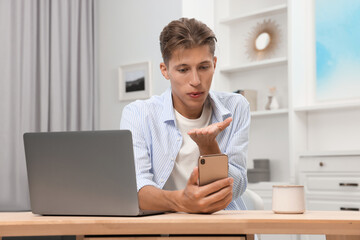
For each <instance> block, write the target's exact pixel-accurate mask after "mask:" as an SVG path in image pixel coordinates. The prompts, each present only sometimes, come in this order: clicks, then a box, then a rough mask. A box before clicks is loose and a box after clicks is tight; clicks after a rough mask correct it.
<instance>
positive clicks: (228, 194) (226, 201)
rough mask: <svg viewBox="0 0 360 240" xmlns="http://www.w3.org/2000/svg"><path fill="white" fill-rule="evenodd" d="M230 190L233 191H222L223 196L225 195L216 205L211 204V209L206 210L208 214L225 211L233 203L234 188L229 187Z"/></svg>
mask: <svg viewBox="0 0 360 240" xmlns="http://www.w3.org/2000/svg"><path fill="white" fill-rule="evenodd" d="M228 188H231V190H229V191H228V189H226V188H225V189H222V190H221V191H224V192H223V193H221V194H223V195H224V196H223V197H222V198H220V199H219V200H218V201H215V202H214V203H212V204H210V205H209V207H208V208H207V209H204V210H206V212H208V213H213V212H217V211H220V210H223V209H225V208H226V207H227V206H228V205H229V204H230V203H231V201H232V187H228ZM219 194H220V192H219ZM210 197H214V196H212V195H211V196H210Z"/></svg>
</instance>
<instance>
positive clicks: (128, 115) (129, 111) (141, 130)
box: [120, 103, 160, 191]
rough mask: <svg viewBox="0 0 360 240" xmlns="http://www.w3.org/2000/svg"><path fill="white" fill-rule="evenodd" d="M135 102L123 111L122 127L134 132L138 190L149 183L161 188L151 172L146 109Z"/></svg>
mask: <svg viewBox="0 0 360 240" xmlns="http://www.w3.org/2000/svg"><path fill="white" fill-rule="evenodd" d="M139 108H140V107H139V106H137V105H136V104H134V103H131V104H129V105H127V106H126V107H125V108H124V109H123V112H122V116H121V122H120V129H128V130H130V131H131V133H132V139H133V145H134V158H135V169H136V182H137V191H140V189H141V188H143V187H144V186H147V185H151V186H155V187H157V188H160V187H159V185H158V184H156V183H155V182H154V175H153V173H152V172H151V169H152V163H151V159H150V145H151V144H150V143H149V141H150V140H148V141H147V140H146V135H145V127H146V124H145V122H146V120H145V118H146V116H145V113H146V111H141V109H139Z"/></svg>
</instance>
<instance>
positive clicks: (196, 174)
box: [188, 167, 199, 185]
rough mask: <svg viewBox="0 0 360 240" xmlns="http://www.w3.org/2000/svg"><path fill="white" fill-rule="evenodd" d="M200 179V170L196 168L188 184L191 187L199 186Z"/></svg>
mask: <svg viewBox="0 0 360 240" xmlns="http://www.w3.org/2000/svg"><path fill="white" fill-rule="evenodd" d="M198 178H199V170H198V167H195V168H194V169H193V171H192V173H191V175H190V178H189V180H188V184H190V185H198V184H197V181H198Z"/></svg>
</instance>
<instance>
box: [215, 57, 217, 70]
mask: <svg viewBox="0 0 360 240" xmlns="http://www.w3.org/2000/svg"><path fill="white" fill-rule="evenodd" d="M216 62H217V57H215V56H214V69H215V68H216Z"/></svg>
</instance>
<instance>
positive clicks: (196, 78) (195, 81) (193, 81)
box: [190, 71, 201, 87]
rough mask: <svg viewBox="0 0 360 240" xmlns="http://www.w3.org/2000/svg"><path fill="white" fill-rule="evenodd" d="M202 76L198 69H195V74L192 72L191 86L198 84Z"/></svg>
mask: <svg viewBox="0 0 360 240" xmlns="http://www.w3.org/2000/svg"><path fill="white" fill-rule="evenodd" d="M200 83H201V82H200V77H199V74H198V72H197V71H194V72H193V74H192V77H191V79H190V85H191V86H194V87H196V86H198V85H199V84H200Z"/></svg>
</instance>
